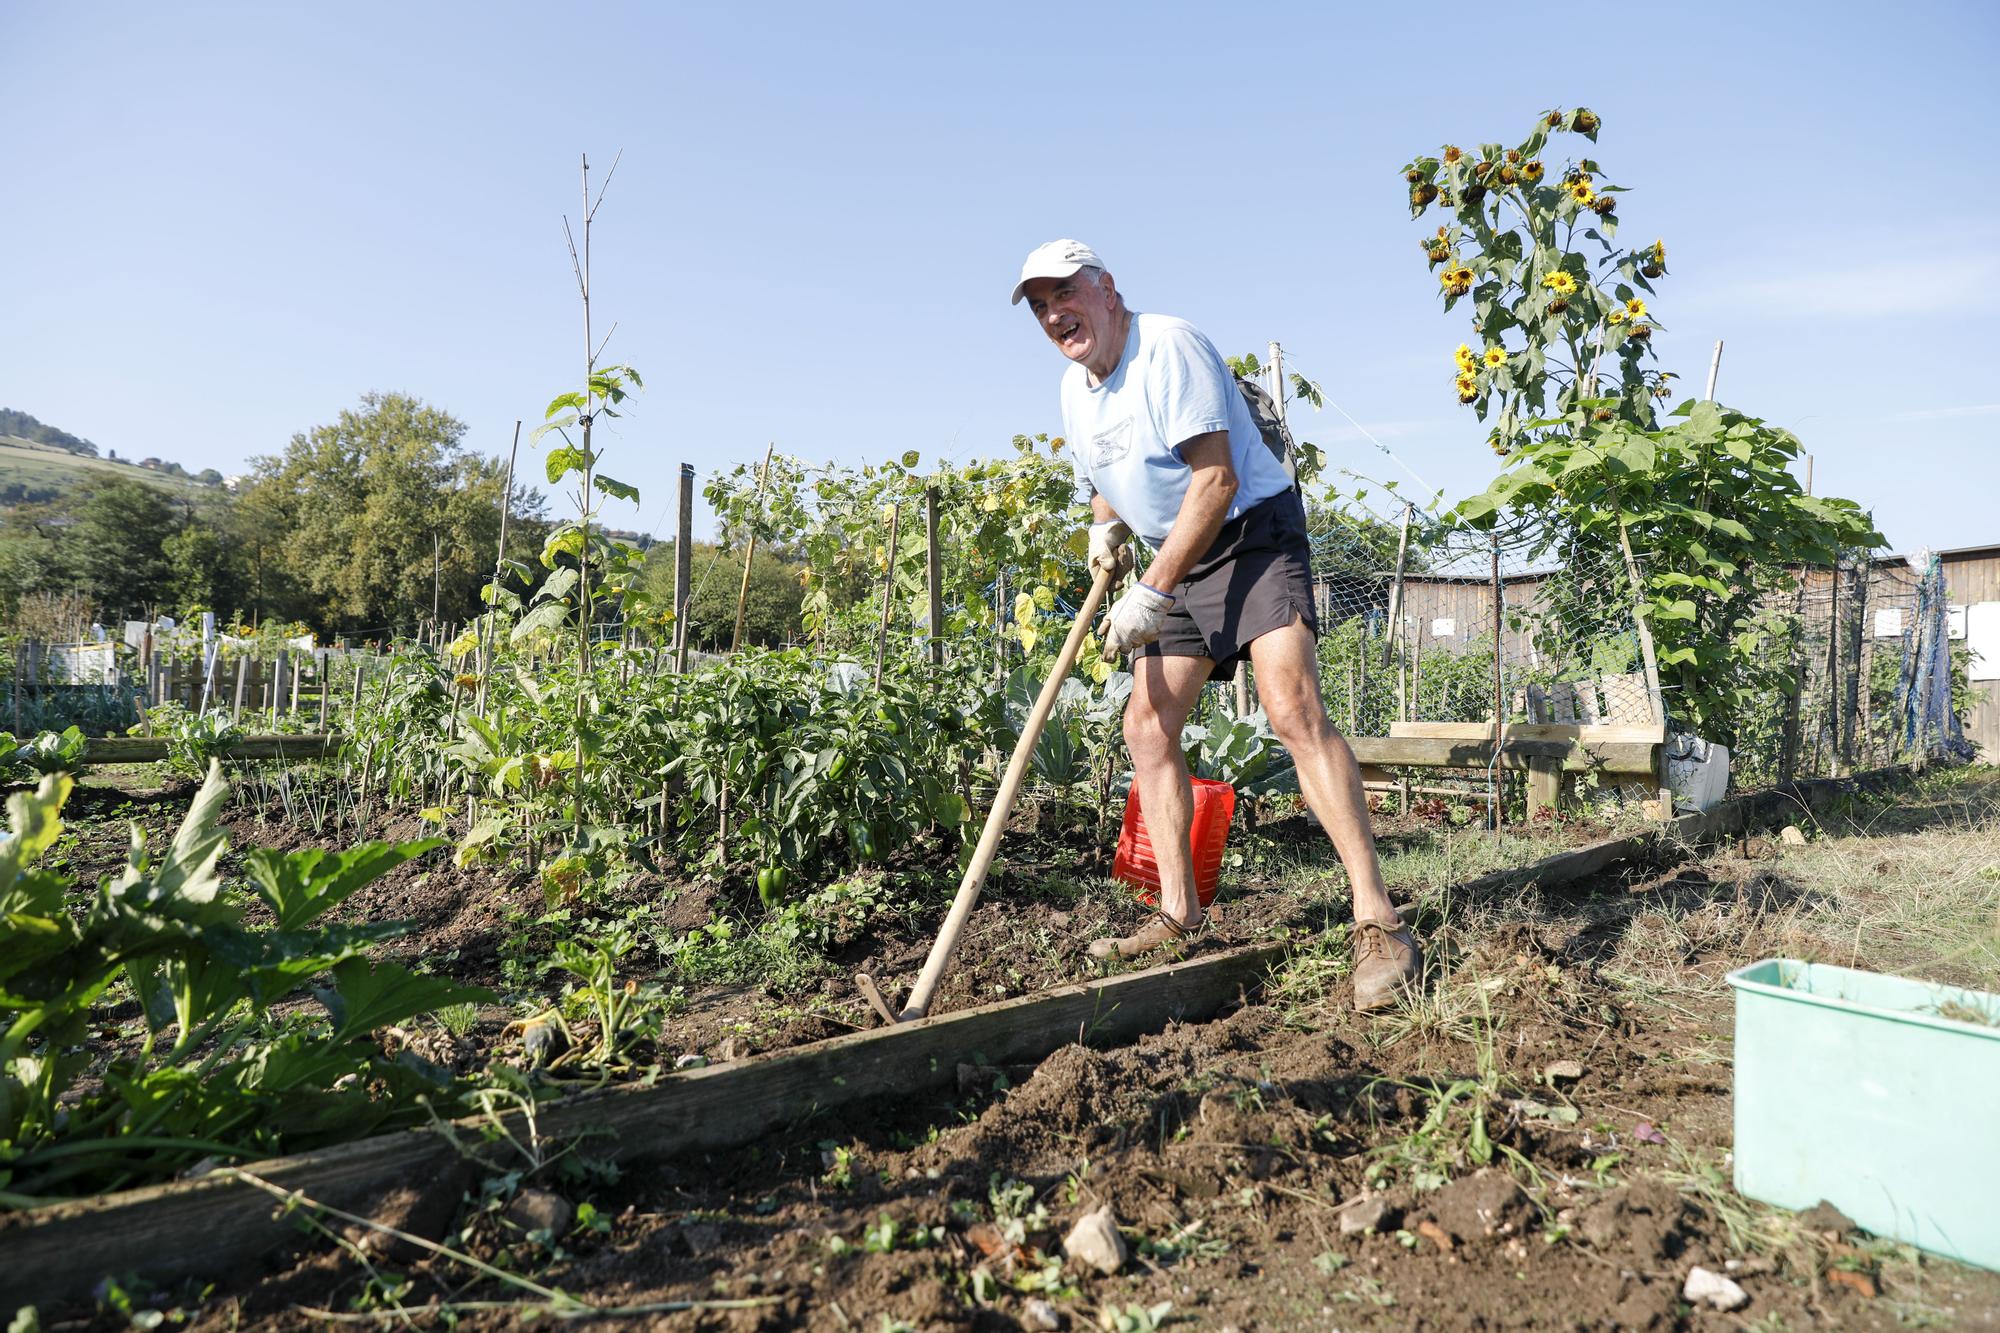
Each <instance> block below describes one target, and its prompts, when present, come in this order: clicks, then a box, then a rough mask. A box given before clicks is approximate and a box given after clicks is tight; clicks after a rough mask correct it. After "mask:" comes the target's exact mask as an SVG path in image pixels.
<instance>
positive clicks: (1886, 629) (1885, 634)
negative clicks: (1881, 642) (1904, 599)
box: [1875, 606, 1903, 639]
mask: <svg viewBox="0 0 2000 1333" xmlns="http://www.w3.org/2000/svg"><path fill="white" fill-rule="evenodd" d="M1875 637H1876V638H1878V639H1900V638H1902V637H1903V608H1902V607H1900V606H1892V607H1890V608H1889V609H1888V610H1886V611H1877V612H1876V613H1875Z"/></svg>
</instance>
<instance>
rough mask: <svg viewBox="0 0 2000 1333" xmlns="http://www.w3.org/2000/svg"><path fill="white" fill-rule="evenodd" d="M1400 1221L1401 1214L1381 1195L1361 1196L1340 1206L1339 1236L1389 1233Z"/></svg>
mask: <svg viewBox="0 0 2000 1333" xmlns="http://www.w3.org/2000/svg"><path fill="white" fill-rule="evenodd" d="M1401 1220H1402V1216H1401V1213H1400V1212H1399V1211H1398V1210H1397V1208H1396V1207H1395V1206H1394V1205H1393V1204H1391V1203H1390V1202H1389V1200H1388V1198H1387V1197H1386V1196H1384V1195H1381V1194H1363V1195H1361V1196H1359V1197H1357V1198H1353V1199H1349V1200H1348V1201H1347V1202H1346V1203H1344V1204H1342V1205H1341V1206H1340V1234H1341V1235H1343V1236H1352V1235H1354V1234H1355V1233H1356V1232H1360V1231H1389V1230H1393V1229H1394V1228H1395V1225H1396V1223H1398V1222H1399V1221H1401Z"/></svg>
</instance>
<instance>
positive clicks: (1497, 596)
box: [1486, 536, 1507, 831]
mask: <svg viewBox="0 0 2000 1333" xmlns="http://www.w3.org/2000/svg"><path fill="white" fill-rule="evenodd" d="M1505 631H1506V594H1505V592H1504V590H1503V589H1502V588H1501V586H1500V538H1499V537H1498V536H1495V537H1494V538H1493V749H1494V753H1496V754H1498V753H1499V751H1500V748H1501V747H1502V746H1504V745H1506V743H1507V694H1506V684H1505V677H1504V676H1503V674H1502V671H1501V660H1500V647H1501V637H1502V635H1503V634H1504V633H1505ZM1487 781H1489V782H1491V783H1494V784H1495V790H1494V793H1493V799H1492V800H1490V801H1488V802H1487V803H1486V817H1487V820H1488V821H1489V822H1490V823H1491V825H1492V827H1493V828H1494V829H1495V830H1496V831H1497V830H1498V829H1499V827H1500V822H1501V820H1500V816H1501V810H1500V793H1499V791H1498V789H1497V788H1498V784H1499V781H1500V779H1499V777H1498V775H1497V774H1496V773H1492V772H1489V773H1488V774H1487Z"/></svg>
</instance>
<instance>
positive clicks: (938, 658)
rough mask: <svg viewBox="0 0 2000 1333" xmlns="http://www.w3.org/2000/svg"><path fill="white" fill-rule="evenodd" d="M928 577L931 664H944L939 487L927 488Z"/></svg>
mask: <svg viewBox="0 0 2000 1333" xmlns="http://www.w3.org/2000/svg"><path fill="white" fill-rule="evenodd" d="M924 579H925V583H926V586H927V588H928V590H929V593H930V613H931V642H930V655H931V665H932V666H934V667H941V666H943V665H944V562H943V559H942V556H941V554H940V552H939V551H938V489H937V487H935V486H926V487H925V488H924Z"/></svg>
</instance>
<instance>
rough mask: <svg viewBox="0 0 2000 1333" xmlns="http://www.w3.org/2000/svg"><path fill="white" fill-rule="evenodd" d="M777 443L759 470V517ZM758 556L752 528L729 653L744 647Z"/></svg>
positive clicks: (766, 449) (745, 547)
mask: <svg viewBox="0 0 2000 1333" xmlns="http://www.w3.org/2000/svg"><path fill="white" fill-rule="evenodd" d="M775 448H777V445H776V444H775V443H773V444H769V445H766V446H765V447H764V466H763V467H761V468H759V469H758V470H757V517H759V518H762V517H763V516H764V486H765V484H766V483H767V482H769V481H770V479H771V451H772V450H773V449H775ZM756 554H757V529H756V526H755V525H754V523H753V525H752V526H751V528H750V540H749V541H747V542H745V543H744V545H743V583H742V586H741V587H739V588H737V590H736V632H735V633H734V634H732V635H730V637H729V651H730V652H732V653H734V652H737V651H739V650H740V649H741V648H742V647H743V608H744V604H745V603H746V602H747V601H748V600H749V597H750V558H751V557H752V556H754V555H756Z"/></svg>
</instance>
